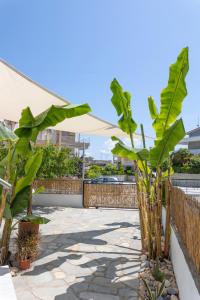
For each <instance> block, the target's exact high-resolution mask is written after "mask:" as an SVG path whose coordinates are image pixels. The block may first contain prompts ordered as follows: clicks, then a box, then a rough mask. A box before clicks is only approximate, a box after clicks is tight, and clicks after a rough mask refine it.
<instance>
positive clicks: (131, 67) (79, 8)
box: [0, 0, 200, 158]
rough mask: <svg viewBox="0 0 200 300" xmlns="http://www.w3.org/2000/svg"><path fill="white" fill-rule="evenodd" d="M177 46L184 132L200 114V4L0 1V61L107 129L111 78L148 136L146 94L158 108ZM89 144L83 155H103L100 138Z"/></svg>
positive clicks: (195, 0) (180, 0) (175, 0)
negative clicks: (183, 61) (184, 62)
mask: <svg viewBox="0 0 200 300" xmlns="http://www.w3.org/2000/svg"><path fill="white" fill-rule="evenodd" d="M185 46H189V49H190V71H189V74H188V77H187V86H188V97H187V98H186V100H185V103H184V105H183V113H182V116H183V119H184V124H185V127H186V130H189V129H192V128H193V127H195V126H196V124H197V118H198V115H200V109H199V108H200V105H199V96H200V76H199V70H200V0H190V1H188V0H167V1H160V0H152V1H149V0H145V1H144V0H140V1H135V0H42V1H41V0H29V1H27V0H18V1H16V0H0V57H1V58H3V59H4V60H6V61H7V62H8V63H10V64H12V65H14V66H15V67H16V68H17V69H18V70H20V71H22V72H23V73H25V74H26V75H28V76H29V77H31V78H32V79H33V80H35V81H37V82H39V83H40V84H42V85H44V86H45V87H47V88H49V89H50V90H52V91H54V92H56V93H58V94H59V95H61V96H63V97H66V98H67V99H69V100H70V101H71V102H73V103H82V102H88V103H89V104H90V105H91V107H92V110H93V114H96V115H97V116H99V117H101V118H103V119H106V120H108V121H110V122H113V123H116V122H117V117H116V113H115V110H114V108H113V107H112V105H111V102H110V98H111V93H110V90H109V85H110V82H111V80H112V79H113V78H114V77H116V78H117V79H118V80H119V82H120V83H121V84H122V85H123V87H124V88H125V89H126V90H128V91H130V92H131V93H132V95H133V110H134V117H135V119H136V121H137V122H138V123H140V122H143V124H144V128H145V133H146V134H148V135H153V131H152V129H151V120H150V118H149V113H148V106H147V96H148V95H152V96H154V98H155V100H156V102H157V103H158V101H159V94H160V91H161V89H162V88H164V87H165V86H166V83H167V78H168V67H169V65H170V63H172V62H174V61H175V59H176V57H177V55H178V53H179V51H180V50H181V49H182V48H183V47H185ZM36 101H37V99H36ZM90 140H91V143H92V146H91V149H90V152H91V154H93V155H94V156H96V157H98V158H109V157H110V155H109V154H106V153H107V148H109V142H108V141H107V140H106V139H104V138H94V137H91V138H90ZM103 153H104V154H103Z"/></svg>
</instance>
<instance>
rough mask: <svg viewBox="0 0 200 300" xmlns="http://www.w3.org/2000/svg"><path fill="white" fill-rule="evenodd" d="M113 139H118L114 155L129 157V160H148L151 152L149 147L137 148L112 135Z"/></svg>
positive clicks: (113, 150) (113, 151)
mask: <svg viewBox="0 0 200 300" xmlns="http://www.w3.org/2000/svg"><path fill="white" fill-rule="evenodd" d="M112 140H113V141H118V143H116V144H115V147H114V148H113V149H112V153H113V154H114V155H117V156H120V157H124V158H128V159H129V160H132V161H134V160H142V161H143V160H148V158H149V152H148V150H147V149H137V148H129V147H127V146H126V145H125V144H124V143H123V142H122V141H121V140H120V139H118V138H116V137H112Z"/></svg>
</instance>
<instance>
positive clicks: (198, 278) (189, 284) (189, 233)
mask: <svg viewBox="0 0 200 300" xmlns="http://www.w3.org/2000/svg"><path fill="white" fill-rule="evenodd" d="M162 213H163V218H162V222H163V226H164V228H165V215H166V212H165V209H164V208H163V211H162ZM171 213H172V226H171V237H170V239H171V241H170V242H171V253H170V256H171V260H172V263H173V267H174V273H175V276H176V280H177V284H178V288H179V294H180V295H179V296H180V300H188V299H190V300H200V294H199V292H200V203H199V202H198V201H197V200H196V199H195V198H192V197H190V196H188V195H186V194H184V192H183V191H182V190H180V189H178V188H175V187H174V188H173V189H172V193H171Z"/></svg>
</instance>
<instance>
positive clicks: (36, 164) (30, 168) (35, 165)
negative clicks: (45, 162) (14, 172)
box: [15, 151, 42, 194]
mask: <svg viewBox="0 0 200 300" xmlns="http://www.w3.org/2000/svg"><path fill="white" fill-rule="evenodd" d="M41 163H42V152H41V151H37V152H36V153H35V154H34V155H32V156H30V158H29V159H28V161H27V163H26V165H25V176H24V177H22V178H20V179H19V180H18V182H17V184H16V189H15V193H16V194H17V193H19V191H21V190H22V189H23V188H25V187H26V186H29V185H31V184H32V182H33V181H34V179H35V177H36V174H37V171H38V170H39V168H40V165H41Z"/></svg>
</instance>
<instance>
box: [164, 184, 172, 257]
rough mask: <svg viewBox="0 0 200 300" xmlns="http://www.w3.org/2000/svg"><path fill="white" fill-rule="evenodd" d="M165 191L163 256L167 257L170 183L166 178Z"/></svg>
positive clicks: (168, 247) (168, 246)
mask: <svg viewBox="0 0 200 300" xmlns="http://www.w3.org/2000/svg"><path fill="white" fill-rule="evenodd" d="M165 191H166V224H165V247H164V256H165V257H166V258H168V257H169V249H170V231H171V230H170V219H171V214H170V209H171V183H170V181H169V180H168V181H167V182H166V184H165Z"/></svg>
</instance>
